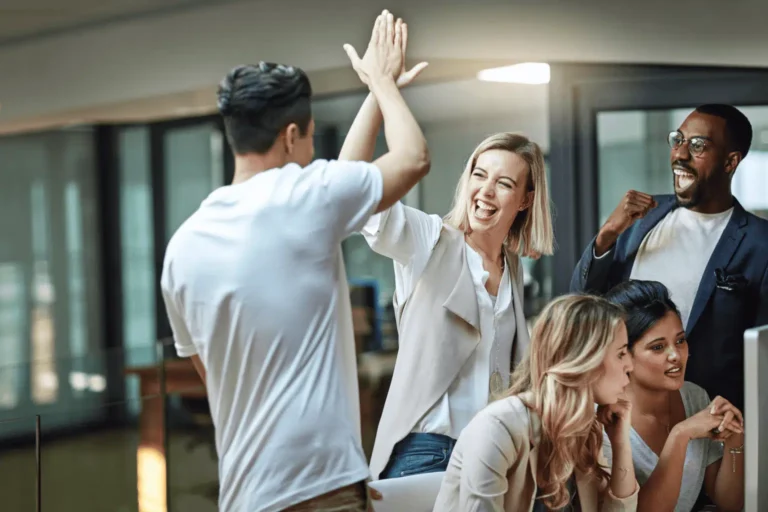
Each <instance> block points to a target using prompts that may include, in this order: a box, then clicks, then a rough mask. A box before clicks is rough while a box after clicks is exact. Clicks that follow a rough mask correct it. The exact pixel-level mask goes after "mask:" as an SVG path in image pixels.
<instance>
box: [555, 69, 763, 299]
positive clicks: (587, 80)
mask: <svg viewBox="0 0 768 512" xmlns="http://www.w3.org/2000/svg"><path fill="white" fill-rule="evenodd" d="M703 103H728V104H732V105H740V106H753V105H768V69H760V68H735V67H699V66H696V67H694V66H690V67H689V66H661V65H630V64H628V65H614V64H604V65H603V64H552V65H551V78H550V85H549V128H550V151H549V158H550V162H551V168H552V176H553V179H552V181H551V183H550V185H551V191H550V193H551V198H552V202H553V204H554V210H555V221H554V223H555V240H556V242H557V246H556V251H555V255H554V257H553V265H552V267H553V275H552V288H553V290H552V291H553V296H557V295H560V294H563V293H567V292H568V291H569V287H570V281H571V274H572V272H573V269H574V267H575V266H576V263H577V262H578V260H579V258H580V257H581V253H582V251H583V250H584V248H585V247H586V246H587V244H589V242H590V241H591V240H592V238H593V237H594V236H595V234H596V233H597V230H598V228H599V175H598V164H599V148H598V143H597V115H598V113H599V112H605V111H622V110H660V109H665V110H666V109H675V108H687V107H692V106H695V105H699V104H703Z"/></svg>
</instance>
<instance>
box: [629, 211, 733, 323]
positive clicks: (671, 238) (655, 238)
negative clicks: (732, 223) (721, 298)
mask: <svg viewBox="0 0 768 512" xmlns="http://www.w3.org/2000/svg"><path fill="white" fill-rule="evenodd" d="M732 214H733V208H731V209H729V210H727V211H724V212H722V213H712V214H707V213H697V212H694V211H691V210H689V209H688V208H675V209H674V210H672V211H671V212H670V213H669V214H668V215H667V216H665V217H664V218H663V219H661V221H659V223H658V224H656V226H654V227H653V229H652V230H651V231H649V232H648V234H647V235H646V236H645V239H644V240H643V243H642V244H641V245H640V249H639V250H638V251H637V256H636V257H635V263H634V265H633V266H632V273H631V274H630V279H643V280H651V281H659V282H661V283H663V284H664V285H665V286H666V287H667V288H668V289H669V294H670V297H671V298H672V301H673V302H674V303H675V305H676V306H677V307H678V309H679V310H680V317H681V319H682V321H683V328H684V329H686V328H687V327H688V318H689V317H690V315H691V308H692V307H693V301H694V299H695V298H696V292H697V291H698V289H699V283H700V282H701V277H702V276H703V275H704V270H705V269H706V268H707V263H709V258H710V257H711V256H712V253H713V252H714V250H715V246H716V245H717V242H718V241H719V240H720V235H722V234H723V231H724V230H725V226H726V225H727V224H728V221H729V220H730V219H731V215H732Z"/></svg>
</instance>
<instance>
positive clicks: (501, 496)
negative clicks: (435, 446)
mask: <svg viewBox="0 0 768 512" xmlns="http://www.w3.org/2000/svg"><path fill="white" fill-rule="evenodd" d="M523 398H525V399H527V400H529V401H530V400H531V399H532V396H530V395H529V394H524V395H523ZM540 439H541V420H540V419H539V417H538V415H537V414H536V413H534V412H532V411H530V410H529V409H528V408H527V407H526V406H525V405H524V404H523V401H522V400H521V399H520V398H518V397H517V396H514V397H510V398H505V399H502V400H499V401H497V402H494V403H492V404H491V405H489V406H488V407H486V408H485V409H483V411H481V412H480V413H479V414H477V415H476V416H475V417H474V419H473V420H472V421H471V422H470V424H469V425H468V426H467V427H466V428H465V429H464V430H463V431H462V433H461V436H459V440H458V442H457V443H456V447H455V448H454V450H453V455H452V456H451V461H450V463H449V465H448V469H447V471H446V473H445V479H444V480H443V484H442V486H441V488H440V492H439V494H438V496H437V501H436V502H435V508H434V512H530V511H531V510H532V509H533V502H534V499H535V498H536V464H537V461H538V455H539V452H538V444H539V441H540ZM600 456H601V460H600V463H601V464H604V465H607V463H606V461H605V459H604V458H602V452H601V454H600ZM576 486H577V488H578V493H579V502H580V504H581V510H582V511H583V512H625V511H634V510H636V509H637V493H638V491H639V490H640V486H637V485H636V488H635V492H634V494H632V495H630V496H628V497H626V498H623V499H619V498H616V497H615V496H614V495H613V494H612V493H611V492H610V489H603V488H601V486H600V481H599V480H597V479H596V478H594V477H591V476H589V475H585V474H583V473H581V472H579V471H576Z"/></svg>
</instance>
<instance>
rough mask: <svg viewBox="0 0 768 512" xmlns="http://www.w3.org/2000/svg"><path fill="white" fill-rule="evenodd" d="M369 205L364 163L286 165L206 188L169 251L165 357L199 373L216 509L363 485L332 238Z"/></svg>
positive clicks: (348, 323) (346, 323)
mask: <svg viewBox="0 0 768 512" xmlns="http://www.w3.org/2000/svg"><path fill="white" fill-rule="evenodd" d="M381 196H382V178H381V172H380V171H379V169H378V168H377V167H375V166H374V165H372V164H368V163H364V162H338V161H325V160H318V161H315V162H313V163H312V164H311V165H309V166H308V167H306V168H301V167H299V166H298V165H295V164H290V165H287V166H285V167H283V168H281V169H272V170H269V171H265V172H262V173H260V174H257V175H256V176H254V177H253V178H251V179H250V180H248V181H246V182H243V183H240V184H237V185H231V186H226V187H222V188H219V189H217V190H215V191H214V192H213V193H211V195H210V196H208V198H207V199H205V200H204V201H203V203H202V204H201V206H200V208H199V209H198V210H197V211H196V212H195V213H194V214H193V215H192V216H191V217H190V218H189V219H188V220H187V221H186V222H185V223H184V224H183V225H182V226H181V227H180V228H179V230H178V231H177V232H176V234H174V236H173V238H172V239H171V241H170V243H169V244H168V248H167V251H166V255H165V262H164V265H163V275H162V280H161V285H162V291H163V298H164V300H165V304H166V309H167V311H168V317H169V319H170V323H171V327H172V329H173V333H174V338H175V343H176V350H177V352H178V354H179V355H180V356H182V357H188V356H191V355H194V354H197V355H199V356H200V358H201V360H202V362H203V365H204V366H205V370H206V374H207V375H206V380H207V382H206V387H207V391H208V400H209V403H210V408H211V414H212V416H213V422H214V426H215V430H216V448H217V451H218V455H219V480H220V488H221V490H220V497H219V508H220V509H221V510H226V511H227V512H255V511H278V510H282V509H284V508H286V507H288V506H291V505H294V504H296V503H300V502H302V501H306V500H308V499H311V498H313V497H316V496H319V495H322V494H325V493H327V492H330V491H332V490H335V489H338V488H340V487H344V486H346V485H350V484H353V483H355V482H360V481H363V480H365V479H366V478H367V477H368V468H367V463H366V459H365V455H364V454H363V451H362V447H361V443H360V414H359V402H358V387H357V386H358V385H357V367H356V362H355V361H356V360H355V354H354V337H353V331H352V317H351V310H350V304H349V292H348V288H347V282H346V277H345V274H344V266H343V259H342V257H341V242H342V240H343V239H344V238H346V237H347V236H349V235H350V234H352V233H354V232H356V231H359V230H360V229H361V228H362V227H363V225H364V224H365V222H366V221H367V220H368V218H369V217H370V216H371V215H372V214H373V212H374V211H375V210H376V207H377V206H378V204H379V202H380V201H381Z"/></svg>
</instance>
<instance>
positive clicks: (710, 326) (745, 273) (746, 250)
mask: <svg viewBox="0 0 768 512" xmlns="http://www.w3.org/2000/svg"><path fill="white" fill-rule="evenodd" d="M655 199H656V201H657V203H658V206H657V207H656V208H654V209H652V210H651V211H650V212H648V214H647V215H646V216H645V217H644V218H643V219H641V220H639V221H637V222H635V223H634V225H632V227H630V228H629V229H628V230H627V231H625V232H624V233H622V234H621V236H619V238H618V240H617V241H616V244H615V246H614V247H613V248H612V249H611V250H610V251H609V252H608V253H606V254H605V255H604V256H603V257H601V258H594V247H595V240H594V239H593V240H592V242H591V243H590V244H589V246H588V247H587V249H586V250H585V251H584V254H583V255H582V257H581V260H580V261H579V263H578V265H577V266H576V269H575V270H574V272H573V277H572V278H571V291H572V292H591V293H600V294H602V293H605V292H607V291H608V290H609V289H610V288H611V287H613V286H615V285H617V284H619V283H621V282H623V281H626V280H628V279H629V275H630V273H631V272H632V266H633V264H634V262H635V256H636V255H637V251H638V249H639V248H640V244H641V243H642V242H643V240H644V239H645V236H646V235H647V234H648V232H649V231H651V229H653V227H654V226H656V224H658V222H659V221H660V220H661V219H663V218H664V216H665V215H667V214H668V213H669V212H671V211H672V210H674V209H675V208H677V202H676V201H675V197H674V196H672V195H663V196H656V197H655ZM685 263H686V262H685V261H670V262H669V264H670V265H678V266H679V267H680V272H685ZM691 279H697V280H700V281H699V289H698V291H697V292H696V297H695V299H694V302H693V306H692V308H691V315H690V319H689V320H688V325H687V326H686V335H687V337H688V344H689V350H690V355H689V358H688V367H687V370H686V380H689V381H691V382H694V383H695V384H698V385H699V386H701V387H703V388H704V389H705V390H706V391H707V393H709V396H710V398H714V397H715V396H717V395H720V396H722V397H724V398H726V399H728V400H730V401H731V402H732V403H733V405H735V406H736V407H738V408H739V409H742V408H743V406H744V331H745V330H747V329H749V328H752V327H759V326H762V325H766V324H768V220H765V219H761V218H760V217H757V216H756V215H753V214H751V213H749V212H747V211H746V210H744V208H743V207H742V206H741V204H739V202H738V201H736V200H734V208H733V215H732V216H731V219H730V220H729V221H728V224H727V225H726V227H725V230H724V231H723V234H722V236H721V237H720V240H719V241H718V243H717V245H716V246H715V250H714V252H713V253H712V256H711V257H710V259H709V263H708V264H707V267H706V269H705V270H704V275H703V276H691Z"/></svg>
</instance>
